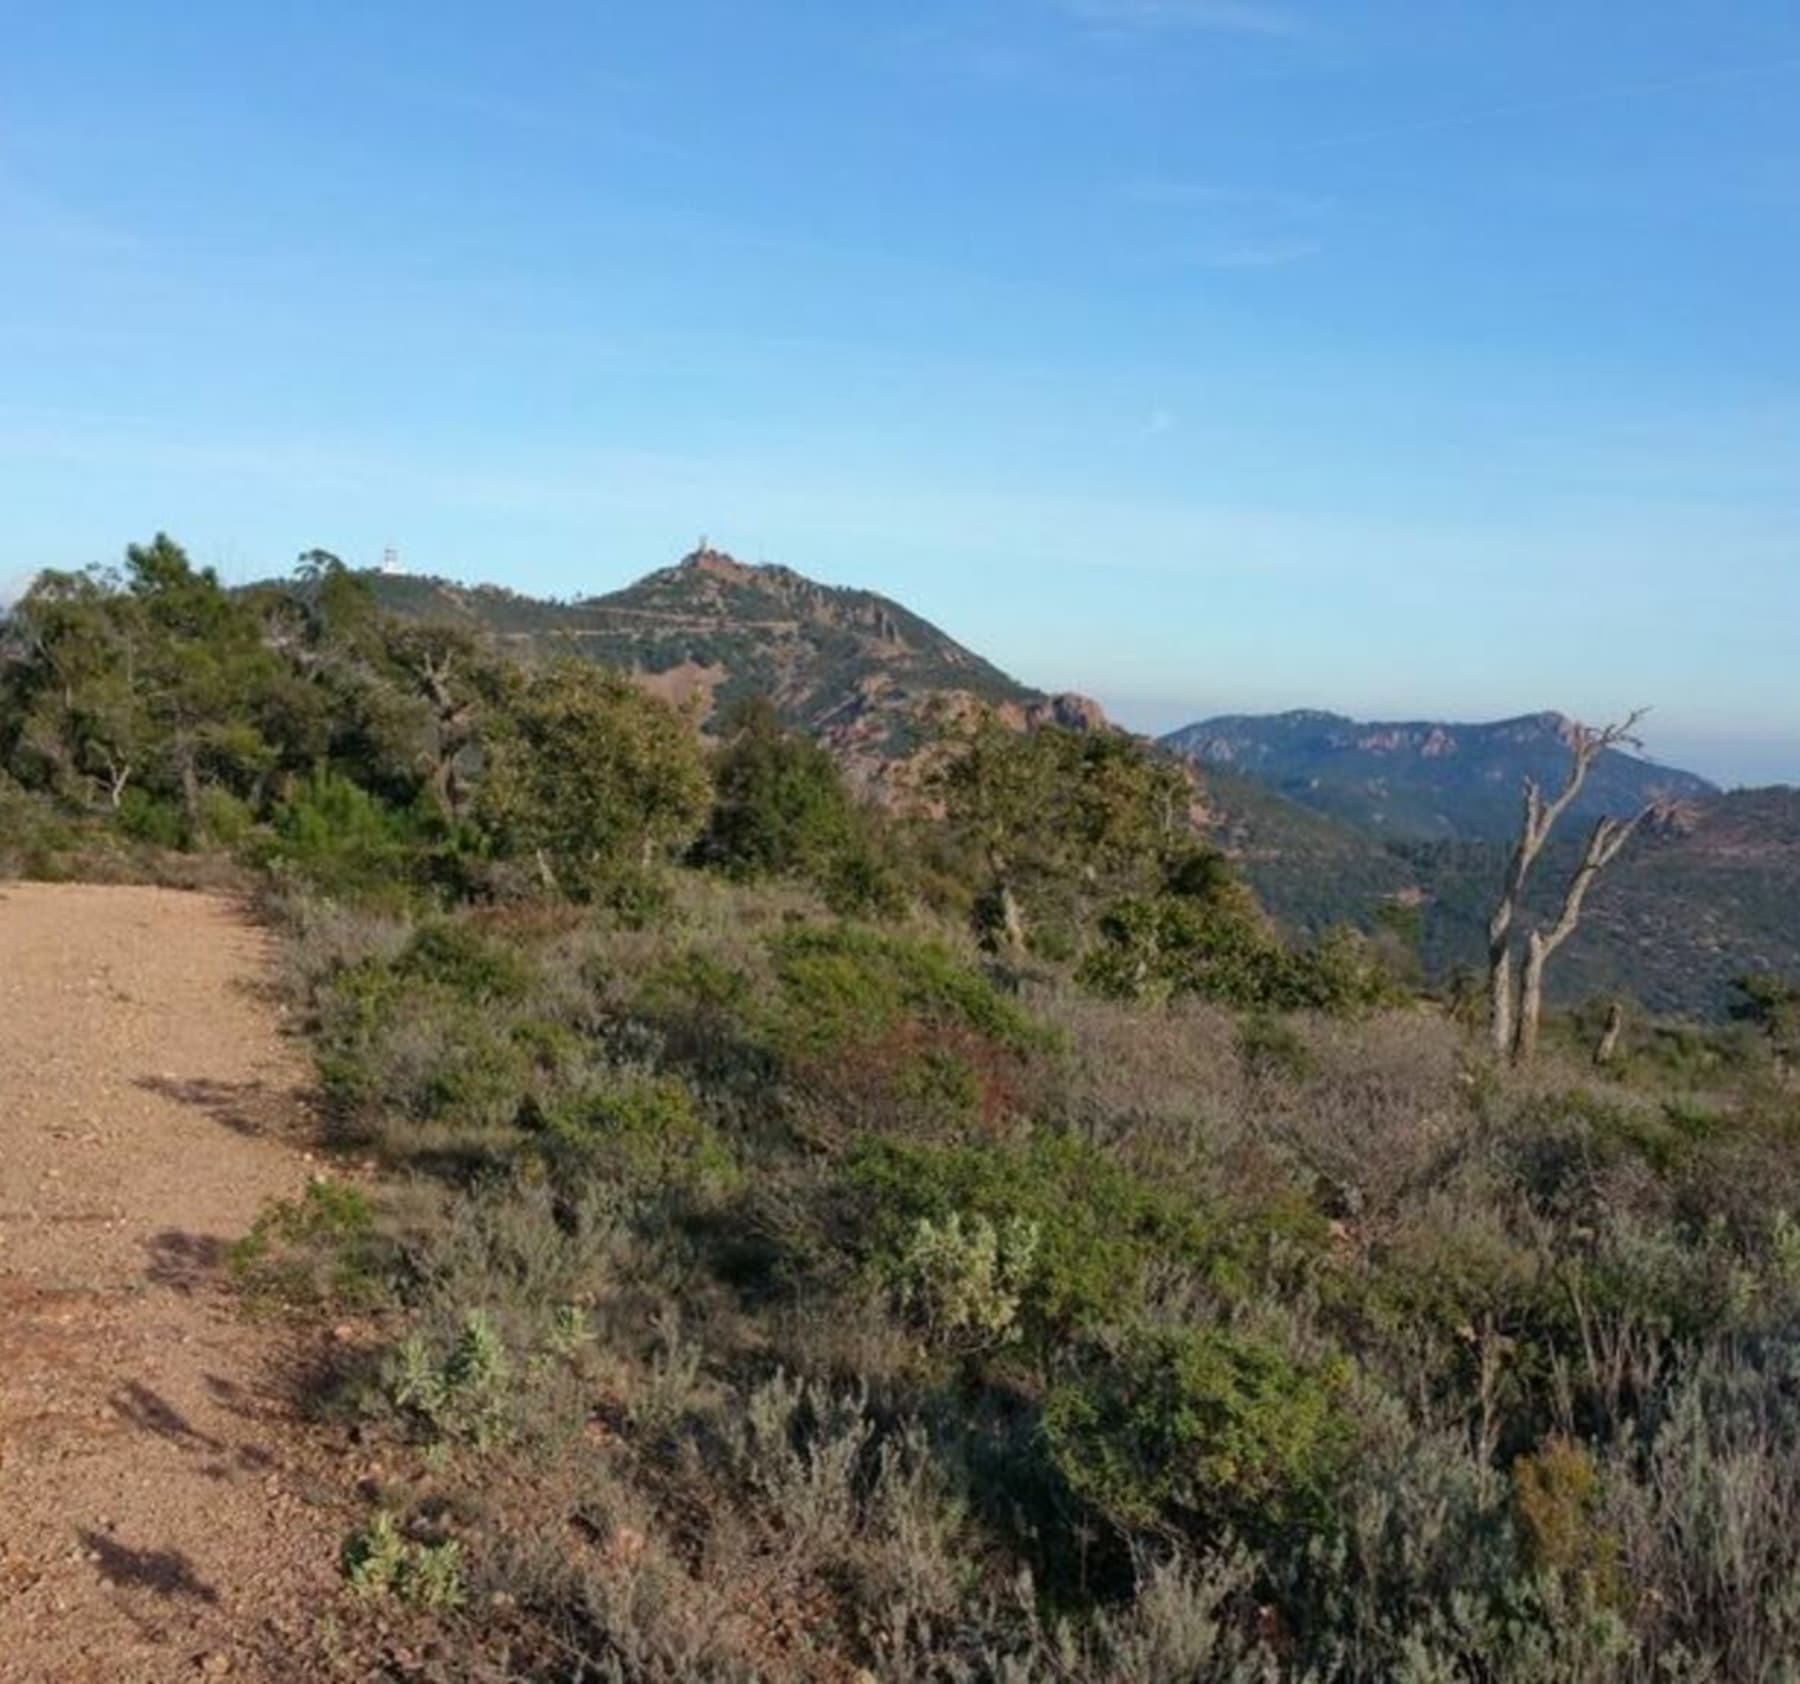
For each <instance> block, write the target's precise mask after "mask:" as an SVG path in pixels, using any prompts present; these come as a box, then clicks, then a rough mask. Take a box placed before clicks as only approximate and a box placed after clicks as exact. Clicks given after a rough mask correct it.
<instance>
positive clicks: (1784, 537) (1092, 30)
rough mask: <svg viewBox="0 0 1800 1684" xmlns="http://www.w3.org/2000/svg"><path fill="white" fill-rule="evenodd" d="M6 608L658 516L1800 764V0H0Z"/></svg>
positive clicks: (1180, 689) (983, 640) (1315, 667)
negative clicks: (159, 545)
mask: <svg viewBox="0 0 1800 1684" xmlns="http://www.w3.org/2000/svg"><path fill="white" fill-rule="evenodd" d="M0 33H3V36H4V41H5V47H4V51H3V52H0V509H4V511H5V519H4V520H3V521H0V592H3V591H4V588H5V587H6V586H7V585H8V584H11V585H13V586H15V587H16V584H17V582H18V581H19V580H20V579H22V578H23V577H25V576H28V575H29V574H30V572H32V571H33V570H34V569H35V568H37V567H38V566H41V565H59V566H61V565H72V564H78V563H82V562H85V561H89V560H93V559H98V558H104V557H110V556H113V555H115V554H116V553H117V552H118V551H119V550H120V549H121V548H122V546H123V545H124V543H125V542H126V541H127V540H129V539H131V538H134V537H141V536H144V535H146V534H148V533H149V532H151V531H153V530H155V529H157V528H159V527H163V528H167V529H168V530H170V531H172V532H173V533H175V534H176V535H177V536H178V537H179V538H181V539H182V540H183V541H184V542H185V543H187V544H188V545H189V547H190V548H191V549H192V550H193V551H194V552H195V553H196V554H197V555H198V556H200V557H201V558H202V559H204V560H207V561H210V562H213V563H215V564H217V565H218V566H219V567H220V568H221V570H222V571H224V572H225V573H226V574H227V575H228V576H230V577H248V576H252V575H256V574H261V573H266V572H270V571H273V570H277V569H281V568H284V567H285V566H287V565H288V564H289V563H290V562H291V560H292V558H293V556H294V555H295V554H296V553H297V552H298V551H300V550H301V549H303V548H308V547H311V546H313V545H323V546H325V547H328V548H331V549H335V550H337V551H338V552H339V553H340V554H343V555H345V556H346V557H349V558H352V559H355V560H359V561H364V560H373V559H375V558H376V557H378V556H379V554H380V552H381V550H382V549H383V548H384V547H385V546H387V545H394V546H396V547H397V548H398V549H399V550H400V551H401V553H402V556H403V559H404V560H405V561H406V562H407V563H409V564H410V565H413V566H416V567H419V568H421V569H429V570H432V571H438V572H443V573H448V574H451V575H455V576H460V577H465V578H484V579H493V580H498V581H500V582H503V583H506V584H510V585H513V586H515V587H517V588H520V589H525V590H532V591H540V592H550V593H555V594H561V595H569V594H579V593H586V592H591V591H600V590H606V589H610V588H612V587H614V586H617V585H619V584H622V583H624V582H626V581H628V580H629V579H631V578H633V577H635V576H637V575H638V574H640V573H642V572H645V571H647V570H649V569H650V568H652V567H655V566H660V565H663V564H665V563H666V562H668V561H671V560H673V559H674V558H675V557H676V556H678V555H679V554H680V553H682V552H683V551H684V550H686V549H687V548H689V547H690V546H691V544H692V542H693V540H694V539H695V538H696V537H697V536H698V535H699V534H701V533H702V532H704V533H706V534H708V535H710V536H711V538H712V539H713V540H714V542H716V543H718V544H721V545H722V546H724V547H727V548H730V549H732V550H733V551H735V552H736V553H738V554H739V555H741V556H743V557H745V558H746V559H757V558H767V559H770V560H780V561H783V562H786V563H788V564H789V565H791V566H794V567H797V568H800V569H802V570H803V571H806V572H809V573H812V574H814V575H816V576H818V577H820V578H824V579H828V580H831V581H834V582H840V583H851V584H862V585H867V586H871V587H873V588H876V589H879V590H883V591H886V592H888V593H889V594H891V595H894V596H897V597H899V598H901V599H902V600H904V601H906V602H907V603H908V604H909V605H911V606H913V607H915V608H917V609H918V610H919V611H921V612H923V613H925V614H927V615H928V616H930V617H932V618H934V619H936V620H938V621H939V622H940V623H941V624H943V625H944V626H945V627H946V629H948V630H950V631H951V632H952V633H954V634H955V635H957V636H959V637H961V638H962V639H963V640H964V641H965V642H968V643H970V644H972V645H973V646H974V647H976V648H978V649H980V650H981V651H982V652H983V653H986V654H988V655H990V656H991V657H993V658H994V659H996V660H998V661H999V662H1000V663H1001V664H1003V665H1005V666H1007V667H1009V668H1010V669H1011V670H1013V671H1015V672H1016V673H1018V674H1019V675H1020V676H1021V677H1023V678H1025V679H1027V680H1029V681H1031V682H1034V683H1038V684H1041V685H1045V686H1047V687H1052V688H1074V689H1081V690H1085V691H1088V692H1090V693H1092V694H1095V695H1098V696H1099V697H1100V698H1102V699H1103V700H1104V701H1105V702H1107V703H1108V705H1109V706H1110V707H1111V708H1112V709H1113V710H1114V711H1115V712H1116V713H1117V714H1118V715H1119V716H1120V717H1122V718H1124V719H1125V720H1127V721H1128V722H1130V723H1133V724H1136V725H1139V726H1143V727H1150V726H1167V725H1172V724H1175V723H1179V722H1181V721H1183V720H1185V719H1188V718H1191V717H1195V716H1197V715H1199V714H1202V713H1208V712H1214V711H1222V710H1228V709H1231V710H1236V709H1243V710H1261V709H1267V708H1277V707H1288V706H1302V705H1305V706H1328V707H1336V708H1340V709H1343V710H1345V711H1349V712H1355V713H1358V714H1362V715H1373V716H1396V715H1433V716H1444V715H1450V716H1463V717H1471V716H1492V715H1497V714H1502V713H1514V712H1522V711H1527V710H1532V709H1536V708H1540V707H1560V708H1563V709H1565V710H1568V711H1571V712H1575V713H1580V714H1585V715H1590V716H1603V715H1607V714H1611V713H1616V712H1620V711H1623V710H1624V709H1626V708H1628V707H1631V706H1635V705H1638V704H1641V703H1651V704H1654V706H1655V709H1656V711H1655V713H1654V714H1653V716H1652V730H1651V732H1650V743H1651V747H1652V749H1653V750H1654V751H1656V752H1658V753H1660V754H1662V755H1663V756H1665V757H1666V758H1669V759H1671V760H1677V761H1683V762H1686V763H1689V764H1692V765H1694V766H1696V767H1697V768H1698V769H1700V770H1703V771H1708V772H1711V773H1713V774H1714V775H1717V776H1720V777H1723V778H1726V779H1728V780H1737V779H1744V780H1765V781H1766V780H1769V779H1774V778H1782V779H1786V780H1796V781H1800V672H1797V671H1796V660H1795V656H1796V653H1797V651H1800V471H1797V470H1800V310H1796V299H1797V298H1800V285H1797V283H1800V13H1796V11H1795V8H1794V7H1793V5H1792V3H1791V0H1780V3H1776V0H1750V3H1733V0H1712V3H1708V4H1700V3H1686V0H1657V3H1655V4H1652V5H1648V6H1646V5H1644V4H1643V3H1642V0H1637V3H1633V4H1625V3H1623V0H1618V3H1610V0H1609V3H1606V4H1599V3H1594V0H1527V3H1523V4H1517V5H1507V6H1496V5H1493V4H1492V3H1491V0H1486V3H1477V0H1405V3H1402V0H1367V3H1357V0H1337V3H1335V4H1331V5H1329V6H1327V5H1325V4H1323V3H1322V0H1293V3H1291V4H1289V3H1288V0H909V3H907V4H904V5H902V4H892V5H877V4H873V3H870V0H850V3H847V0H816V3H814V0H806V3H769V4H753V3H746V0H661V3H659V4H657V5H654V6H642V5H624V4H616V5H605V4H594V3H592V0H589V3H586V4H562V5H549V4H538V3H533V0H517V3H515V4H513V5H510V6H508V7H504V8H501V7H494V6H475V5H465V4H458V3H456V0H434V3H433V4H430V5H424V4H412V3H400V4H382V5H369V4H367V3H366V0H365V3H361V4H355V5H351V4H337V3H332V0H318V3H314V4H309V5H306V6H295V7H272V6H245V5H243V4H242V3H241V0H237V3H235V4H232V5H229V6H227V5H222V4H214V3H212V0H189V3H187V4H185V5H183V6H181V7H173V6H146V5H143V4H141V3H132V4H90V3H83V0H58V4H56V5H54V6H30V5H26V4H24V3H22V0H0Z"/></svg>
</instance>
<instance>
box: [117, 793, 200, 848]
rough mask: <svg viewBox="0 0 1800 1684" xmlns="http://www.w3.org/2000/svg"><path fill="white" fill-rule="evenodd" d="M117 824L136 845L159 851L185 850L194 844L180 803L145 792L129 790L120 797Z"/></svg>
mask: <svg viewBox="0 0 1800 1684" xmlns="http://www.w3.org/2000/svg"><path fill="white" fill-rule="evenodd" d="M116 822H117V824H118V826H119V830H120V832H121V833H122V834H123V835H126V836H129V837H130V838H131V839H132V840H133V841H134V842H148V843H150V844H151V845H152V846H153V847H157V848H185V847H186V846H187V845H188V843H189V841H190V840H191V838H190V835H189V831H188V821H187V815H186V814H185V813H183V812H182V810H181V807H180V805H179V803H177V802H174V801H170V800H167V799H166V798H164V797H162V796H158V795H152V794H151V793H150V792H149V791H148V790H145V789H141V788H131V789H127V790H126V791H125V793H124V795H123V796H121V797H120V799H119V806H118V812H117V815H116Z"/></svg>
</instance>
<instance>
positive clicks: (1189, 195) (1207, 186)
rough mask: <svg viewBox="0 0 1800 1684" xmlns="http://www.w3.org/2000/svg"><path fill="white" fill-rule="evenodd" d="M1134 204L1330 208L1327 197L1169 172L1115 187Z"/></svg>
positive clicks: (1281, 210) (1297, 213)
mask: <svg viewBox="0 0 1800 1684" xmlns="http://www.w3.org/2000/svg"><path fill="white" fill-rule="evenodd" d="M1119 193H1120V195H1121V197H1123V198H1124V199H1125V200H1126V201H1128V202H1129V203H1131V204H1134V205H1152V206H1156V207H1160V208H1164V209H1168V210H1219V211H1257V212H1270V213H1273V214H1275V215H1278V216H1292V217H1302V216H1321V215H1323V214H1324V213H1325V212H1327V211H1329V210H1331V209H1332V208H1333V201H1332V200H1330V199H1322V198H1318V197H1316V196H1315V195H1313V194H1310V193H1291V192H1284V191H1279V190H1276V189H1272V188H1263V187H1227V186H1224V185H1222V184H1220V183H1218V182H1211V181H1184V180H1181V179H1179V178H1174V177H1169V176H1142V177H1139V178H1137V179H1136V180H1132V181H1128V182H1126V183H1125V184H1124V186H1123V187H1121V188H1120V189H1119Z"/></svg>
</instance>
